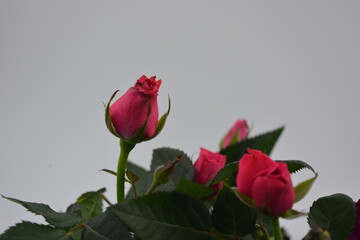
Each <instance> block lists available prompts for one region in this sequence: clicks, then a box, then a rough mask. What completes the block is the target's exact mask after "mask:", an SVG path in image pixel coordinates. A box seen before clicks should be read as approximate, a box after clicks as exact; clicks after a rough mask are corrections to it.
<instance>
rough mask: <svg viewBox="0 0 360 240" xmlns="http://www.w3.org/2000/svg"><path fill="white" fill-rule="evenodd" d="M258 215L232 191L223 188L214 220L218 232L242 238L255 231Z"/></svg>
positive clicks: (217, 201) (215, 209) (213, 214)
mask: <svg viewBox="0 0 360 240" xmlns="http://www.w3.org/2000/svg"><path fill="white" fill-rule="evenodd" d="M256 215H257V214H256V210H255V209H254V208H250V207H248V206H246V205H245V204H244V203H243V202H241V201H240V199H239V198H238V197H237V196H236V195H235V194H234V193H233V191H232V190H230V189H228V188H223V190H221V192H220V194H219V195H218V197H217V200H216V203H215V206H214V210H213V212H212V220H213V224H214V227H215V228H216V229H217V230H218V231H220V232H223V233H226V234H231V235H234V236H236V237H242V236H245V235H247V234H249V233H250V232H251V230H252V229H253V227H254V225H255V222H256Z"/></svg>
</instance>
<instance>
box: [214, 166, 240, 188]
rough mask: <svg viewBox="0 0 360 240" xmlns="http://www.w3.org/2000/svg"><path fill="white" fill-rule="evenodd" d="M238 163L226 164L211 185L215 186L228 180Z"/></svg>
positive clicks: (236, 168) (235, 170)
mask: <svg viewBox="0 0 360 240" xmlns="http://www.w3.org/2000/svg"><path fill="white" fill-rule="evenodd" d="M238 165H239V162H232V163H229V164H226V165H225V166H224V167H223V168H222V169H221V170H220V171H219V172H218V173H217V174H216V176H215V178H214V179H213V180H212V182H211V184H216V183H219V182H222V181H226V180H229V179H230V178H231V177H232V176H233V174H234V173H236V172H237V170H238Z"/></svg>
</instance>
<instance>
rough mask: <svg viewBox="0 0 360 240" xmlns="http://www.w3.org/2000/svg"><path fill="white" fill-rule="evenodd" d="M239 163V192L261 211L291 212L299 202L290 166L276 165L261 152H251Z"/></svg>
mask: <svg viewBox="0 0 360 240" xmlns="http://www.w3.org/2000/svg"><path fill="white" fill-rule="evenodd" d="M248 152H249V154H244V156H243V157H242V158H241V159H240V161H239V169H238V174H237V177H236V185H237V188H238V190H239V191H240V192H241V193H242V194H245V195H247V196H249V197H251V198H252V199H253V200H254V201H255V203H256V206H257V208H259V209H262V210H264V211H266V212H267V213H269V214H271V215H281V214H283V213H285V212H286V211H287V210H289V209H291V207H292V205H293V203H294V200H295V190H294V187H293V185H292V181H291V177H290V172H289V170H288V168H287V165H286V164H285V163H282V162H279V163H277V162H275V161H273V160H272V159H271V158H269V157H268V156H267V155H265V154H263V153H262V152H261V151H257V150H252V149H248Z"/></svg>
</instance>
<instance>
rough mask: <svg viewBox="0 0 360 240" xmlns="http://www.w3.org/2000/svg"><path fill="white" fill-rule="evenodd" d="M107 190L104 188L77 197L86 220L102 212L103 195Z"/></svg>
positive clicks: (81, 213)
mask: <svg viewBox="0 0 360 240" xmlns="http://www.w3.org/2000/svg"><path fill="white" fill-rule="evenodd" d="M105 191H106V189H105V188H102V189H100V190H98V191H96V192H86V193H84V194H82V195H81V196H80V197H79V198H78V199H77V201H76V202H77V203H78V204H79V205H80V208H79V212H80V216H82V218H83V219H84V220H85V221H88V220H90V219H92V218H93V217H96V216H97V215H99V214H100V213H102V207H103V198H102V195H103V193H104V192H105Z"/></svg>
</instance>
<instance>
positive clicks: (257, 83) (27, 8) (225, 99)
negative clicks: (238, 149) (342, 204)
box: [0, 0, 360, 239]
mask: <svg viewBox="0 0 360 240" xmlns="http://www.w3.org/2000/svg"><path fill="white" fill-rule="evenodd" d="M359 11H360V2H359V1H329V0H326V1H325V0H323V1H238V0H236V1H235V0H234V1H211V0H198V1H188V0H183V1H168V0H167V1H165V0H164V1H89V0H86V1H85V0H84V1H54V0H50V1H49V0H44V1H39V0H34V1H13V0H3V1H0V112H1V118H0V193H1V194H4V195H6V196H10V197H15V198H19V199H22V200H26V201H32V202H44V203H47V204H49V205H50V206H51V207H52V208H54V209H55V210H65V209H66V207H67V206H68V205H69V204H70V203H72V202H73V201H74V200H75V199H76V198H77V197H78V196H79V195H80V194H81V193H83V192H86V191H90V190H97V189H99V188H101V187H106V188H107V193H106V195H107V197H108V198H109V199H110V200H111V201H113V202H115V179H114V177H113V176H111V175H108V174H106V173H103V172H99V169H102V168H109V169H115V168H116V163H117V156H118V140H117V139H116V138H114V137H113V136H112V135H111V134H110V133H109V132H108V131H107V129H106V127H105V124H104V108H103V105H102V102H106V101H107V100H108V99H109V97H110V96H111V94H112V93H113V92H114V91H115V90H117V89H120V91H121V92H122V93H124V92H125V91H126V90H127V89H128V88H129V87H130V86H132V85H133V84H134V83H135V81H136V80H137V79H138V78H139V77H140V76H141V75H143V74H145V75H148V76H152V75H156V76H157V77H158V78H160V79H162V80H163V83H162V86H161V88H160V92H159V98H158V99H159V107H160V113H164V112H165V111H166V109H167V96H168V95H170V97H171V99H172V112H171V115H170V117H169V119H168V122H167V124H166V126H165V128H164V130H163V132H162V133H161V134H160V135H159V136H158V137H157V138H156V139H154V140H152V141H150V142H146V143H142V144H140V145H138V146H137V147H136V148H135V149H134V151H133V152H132V153H131V155H130V159H132V161H133V162H136V163H137V164H139V165H142V166H144V167H146V168H148V167H149V164H150V160H151V154H152V149H154V148H157V147H162V146H169V147H173V148H179V149H181V150H184V151H185V152H186V153H188V155H189V156H191V157H192V158H193V159H194V160H195V159H196V158H197V156H198V153H199V150H200V147H204V148H207V149H209V150H212V151H217V149H218V142H219V141H220V139H221V137H222V136H223V135H224V134H225V132H226V131H227V130H228V128H229V127H230V126H231V125H232V124H233V123H234V122H235V120H236V119H237V118H245V119H247V120H248V121H249V122H250V123H251V125H252V132H251V135H252V136H255V135H257V134H259V133H263V132H265V131H269V130H273V129H275V128H277V127H279V126H282V125H286V129H285V131H284V133H283V135H282V136H281V139H280V141H279V142H278V144H277V146H276V148H275V150H274V152H273V154H272V158H273V159H283V160H285V159H300V160H303V161H306V162H307V163H309V164H310V165H312V166H313V167H314V168H315V169H316V170H317V171H318V172H319V177H318V180H317V181H316V183H315V185H314V187H313V189H312V191H311V193H310V194H309V195H308V196H307V197H306V198H305V199H304V200H302V201H301V202H300V203H298V204H296V205H295V208H296V209H298V210H307V209H308V208H309V207H310V206H311V204H312V202H313V201H314V200H316V199H317V198H319V197H321V196H326V195H331V194H333V193H338V192H342V193H345V194H347V195H349V196H350V197H352V198H353V199H354V200H357V199H359V198H360V192H359V187H358V182H359V175H358V171H359V169H360V168H359V167H360V164H359V160H360V159H359V136H360V127H359V123H360V109H359V103H360V94H359V90H360V84H359V80H360V79H359V75H360V66H359V65H360V44H359V43H360V28H359V23H360V14H359ZM309 177H311V173H310V172H307V171H304V172H301V173H300V174H297V175H295V176H294V178H293V180H294V183H295V184H296V183H298V182H299V181H301V180H305V179H307V178H309ZM0 212H1V217H0V218H1V220H0V232H3V231H4V230H5V229H7V228H8V227H9V226H11V225H13V224H15V223H17V222H20V221H21V220H30V221H38V222H42V221H43V220H42V218H41V217H34V216H33V214H31V213H28V212H26V210H25V209H24V208H22V207H21V206H19V205H16V204H14V203H12V202H9V201H7V200H5V199H0ZM283 224H284V226H285V227H287V229H288V230H289V232H290V233H291V234H292V236H293V237H294V238H293V239H299V238H300V237H302V236H303V235H304V234H305V233H306V231H307V228H308V227H307V223H306V218H301V219H298V220H292V221H283Z"/></svg>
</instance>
